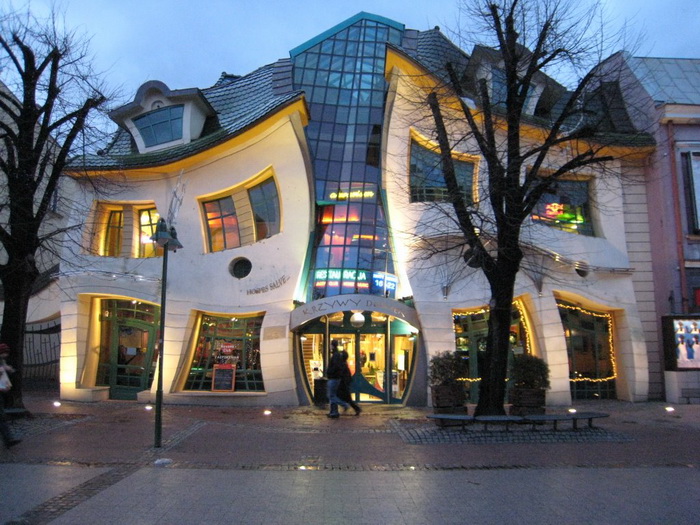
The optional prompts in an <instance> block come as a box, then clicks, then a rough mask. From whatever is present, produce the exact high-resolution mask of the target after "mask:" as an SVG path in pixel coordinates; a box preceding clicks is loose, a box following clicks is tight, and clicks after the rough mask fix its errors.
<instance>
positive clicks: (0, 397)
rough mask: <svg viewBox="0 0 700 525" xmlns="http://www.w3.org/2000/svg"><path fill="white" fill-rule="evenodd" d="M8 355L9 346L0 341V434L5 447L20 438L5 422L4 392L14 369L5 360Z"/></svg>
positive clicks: (10, 386) (15, 442) (17, 441)
mask: <svg viewBox="0 0 700 525" xmlns="http://www.w3.org/2000/svg"><path fill="white" fill-rule="evenodd" d="M9 355H10V347H9V346H7V345H6V344H5V343H0V434H2V440H3V441H4V443H5V448H10V447H14V446H15V445H16V444H17V443H19V442H20V441H21V440H20V439H15V437H14V436H13V435H12V431H11V430H10V426H9V425H8V424H7V416H6V415H5V392H8V391H9V390H10V388H12V383H11V382H10V378H9V374H10V373H12V372H14V371H15V369H14V368H12V367H11V366H10V365H8V364H7V362H6V361H5V360H6V359H7V358H8V357H9Z"/></svg>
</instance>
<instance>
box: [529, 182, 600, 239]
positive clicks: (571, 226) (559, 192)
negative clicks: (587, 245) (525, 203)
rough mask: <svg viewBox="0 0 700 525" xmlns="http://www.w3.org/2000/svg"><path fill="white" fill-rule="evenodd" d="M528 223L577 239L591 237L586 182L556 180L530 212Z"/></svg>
mask: <svg viewBox="0 0 700 525" xmlns="http://www.w3.org/2000/svg"><path fill="white" fill-rule="evenodd" d="M532 220H533V221H535V222H539V223H541V224H546V225H547V226H550V227H552V228H557V229H559V230H564V231H566V232H569V233H578V234H580V235H591V236H592V235H594V232H593V222H592V220H591V212H590V196H589V183H588V181H587V180H558V181H556V182H555V183H554V184H553V185H552V186H551V187H550V189H549V191H548V192H547V193H545V194H544V195H543V196H542V198H541V199H540V202H539V203H538V204H537V206H535V208H534V210H533V211H532Z"/></svg>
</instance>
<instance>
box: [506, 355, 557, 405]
mask: <svg viewBox="0 0 700 525" xmlns="http://www.w3.org/2000/svg"><path fill="white" fill-rule="evenodd" d="M510 380H511V382H512V384H513V388H512V389H511V391H510V402H511V408H510V414H511V415H514V416H526V415H529V414H544V411H545V409H544V405H545V398H546V396H545V391H546V390H547V389H548V388H549V367H548V366H547V363H545V362H544V360H543V359H541V358H539V357H537V356H534V355H532V354H523V355H519V356H515V358H514V359H513V366H512V368H511V373H510Z"/></svg>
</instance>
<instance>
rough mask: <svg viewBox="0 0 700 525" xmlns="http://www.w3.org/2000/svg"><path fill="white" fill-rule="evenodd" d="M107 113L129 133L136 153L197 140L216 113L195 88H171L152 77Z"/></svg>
mask: <svg viewBox="0 0 700 525" xmlns="http://www.w3.org/2000/svg"><path fill="white" fill-rule="evenodd" d="M109 116H110V117H111V118H112V120H114V121H115V122H116V123H117V124H119V125H120V126H123V127H124V128H125V129H127V130H128V131H129V133H131V136H132V137H133V139H134V142H135V143H136V147H137V148H138V150H139V153H150V152H152V151H158V150H162V149H165V148H172V147H175V146H178V145H181V144H189V143H190V142H192V141H193V140H196V139H198V138H199V137H200V136H201V134H202V131H203V129H204V123H205V122H206V120H207V118H209V117H214V116H216V112H215V111H214V108H212V107H211V105H210V104H209V101H208V100H207V99H206V97H205V96H204V94H203V93H202V92H201V91H199V90H198V89H178V90H171V89H169V88H168V86H166V85H165V84H163V83H162V82H158V81H157V80H151V81H149V82H146V83H145V84H143V85H142V86H141V87H140V88H139V90H138V91H137V93H136V96H135V97H134V100H133V102H130V103H128V104H126V105H125V106H122V107H120V108H118V109H115V110H114V111H112V112H111V113H110V114H109Z"/></svg>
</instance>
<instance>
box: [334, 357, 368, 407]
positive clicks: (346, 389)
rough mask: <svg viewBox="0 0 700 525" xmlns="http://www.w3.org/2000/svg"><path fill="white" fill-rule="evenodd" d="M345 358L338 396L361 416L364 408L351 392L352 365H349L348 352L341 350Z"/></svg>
mask: <svg viewBox="0 0 700 525" xmlns="http://www.w3.org/2000/svg"><path fill="white" fill-rule="evenodd" d="M340 355H341V357H342V358H343V373H342V377H341V378H340V385H339V386H338V397H339V398H340V399H342V400H343V401H345V402H346V403H347V404H349V405H350V406H351V407H352V408H353V410H354V411H355V415H356V416H359V415H360V412H362V409H361V408H360V405H358V404H357V403H355V401H353V399H352V393H351V392H350V383H351V382H352V372H350V367H349V366H348V353H347V352H346V351H345V350H343V351H342V352H340Z"/></svg>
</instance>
